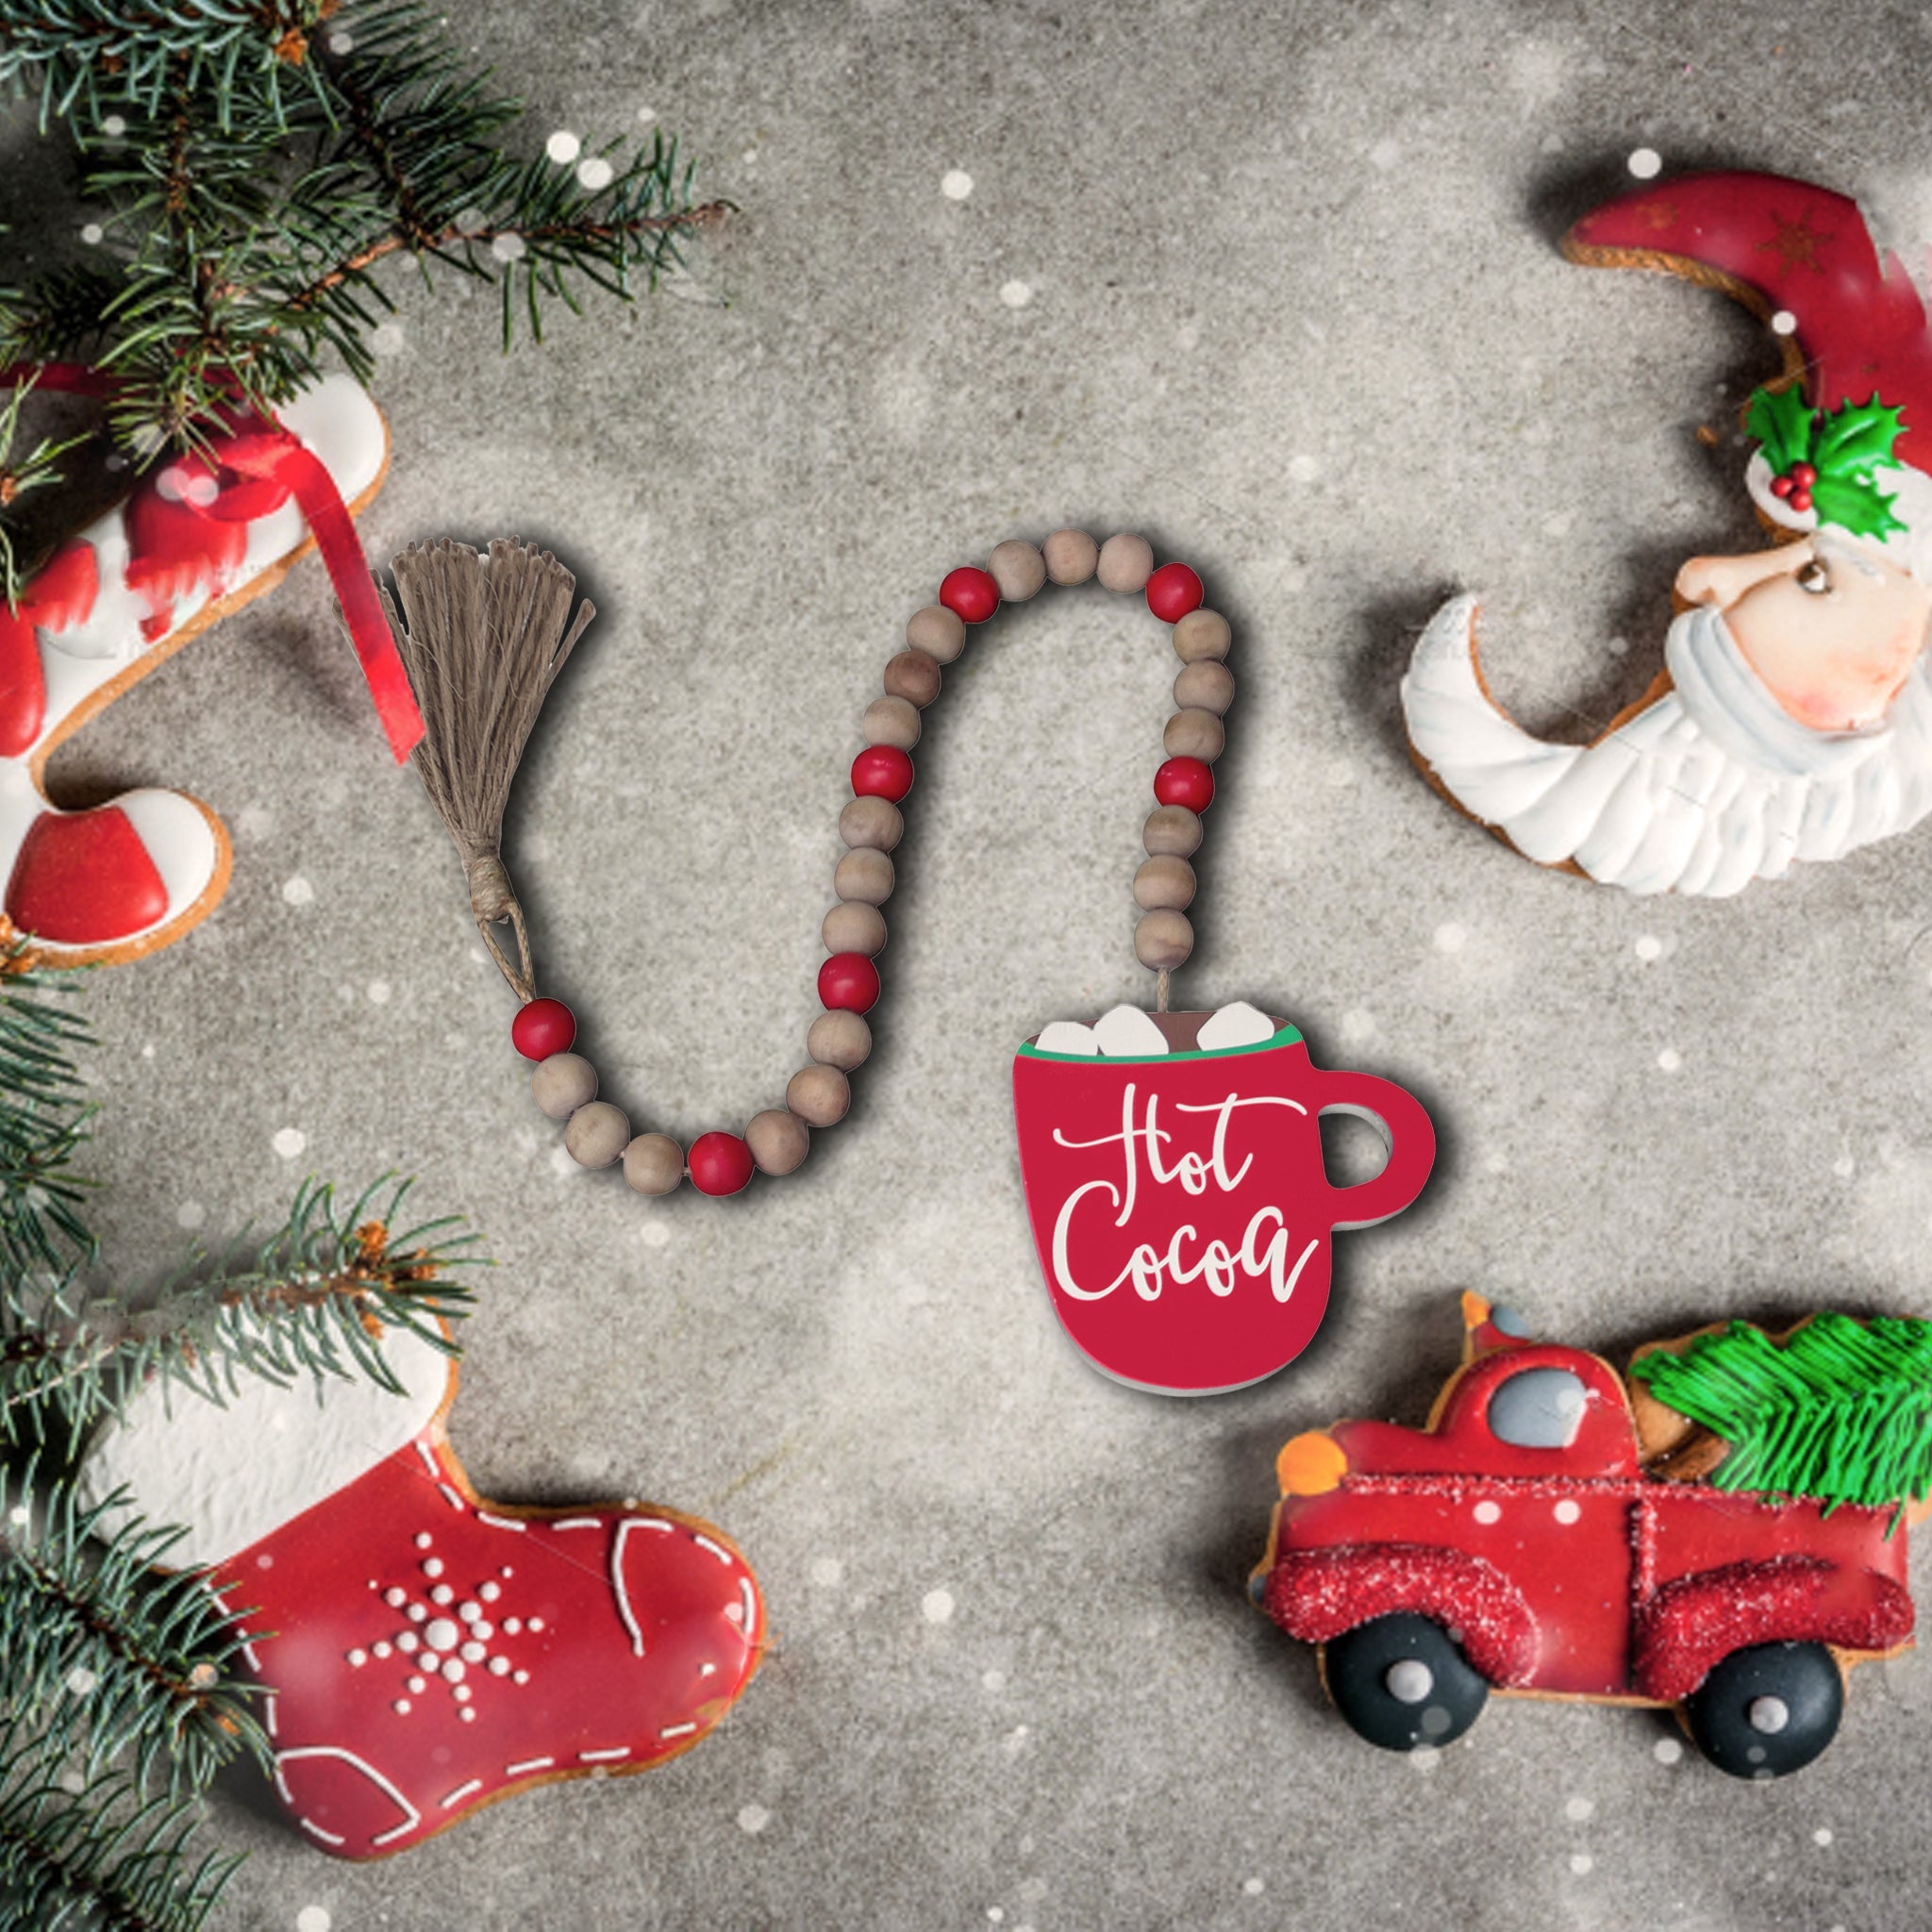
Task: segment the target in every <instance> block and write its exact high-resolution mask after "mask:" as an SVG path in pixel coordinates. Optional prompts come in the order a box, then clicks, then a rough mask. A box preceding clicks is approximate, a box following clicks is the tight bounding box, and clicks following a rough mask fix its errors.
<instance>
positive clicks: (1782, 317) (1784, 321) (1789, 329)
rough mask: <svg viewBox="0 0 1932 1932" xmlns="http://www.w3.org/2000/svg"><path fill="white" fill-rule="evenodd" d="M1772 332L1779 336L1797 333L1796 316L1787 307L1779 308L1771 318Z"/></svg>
mask: <svg viewBox="0 0 1932 1932" xmlns="http://www.w3.org/2000/svg"><path fill="white" fill-rule="evenodd" d="M1771 326H1772V332H1773V334H1774V335H1780V336H1794V335H1796V334H1797V333H1798V318H1797V317H1796V316H1795V315H1793V314H1792V313H1791V311H1790V309H1789V308H1780V309H1779V310H1778V311H1777V312H1776V314H1774V316H1773V317H1772V318H1771Z"/></svg>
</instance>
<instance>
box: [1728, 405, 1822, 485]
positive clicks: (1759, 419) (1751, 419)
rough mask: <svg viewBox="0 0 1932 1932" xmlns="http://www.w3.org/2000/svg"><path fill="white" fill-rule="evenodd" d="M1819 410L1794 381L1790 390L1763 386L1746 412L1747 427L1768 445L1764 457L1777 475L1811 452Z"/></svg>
mask: <svg viewBox="0 0 1932 1932" xmlns="http://www.w3.org/2000/svg"><path fill="white" fill-rule="evenodd" d="M1816 414H1817V411H1816V410H1814V409H1813V408H1812V407H1811V405H1810V404H1809V403H1807V401H1806V400H1805V392H1804V391H1803V390H1802V389H1801V388H1800V387H1799V386H1798V385H1797V384H1796V383H1793V384H1792V385H1791V387H1790V388H1789V389H1779V390H1770V389H1760V390H1758V391H1757V392H1756V393H1755V394H1754V395H1753V396H1752V398H1751V407H1750V408H1749V409H1748V410H1747V411H1746V412H1745V416H1744V430H1745V433H1746V434H1747V435H1750V436H1755V437H1756V438H1757V441H1759V442H1760V443H1761V444H1763V446H1764V460H1765V461H1766V462H1767V463H1769V464H1770V465H1771V467H1772V472H1773V474H1774V475H1780V476H1781V475H1784V473H1785V472H1786V471H1787V470H1789V469H1790V467H1791V465H1792V464H1793V463H1800V462H1803V461H1805V460H1806V458H1808V457H1809V456H1810V454H1811V428H1812V422H1813V419H1814V417H1815V416H1816Z"/></svg>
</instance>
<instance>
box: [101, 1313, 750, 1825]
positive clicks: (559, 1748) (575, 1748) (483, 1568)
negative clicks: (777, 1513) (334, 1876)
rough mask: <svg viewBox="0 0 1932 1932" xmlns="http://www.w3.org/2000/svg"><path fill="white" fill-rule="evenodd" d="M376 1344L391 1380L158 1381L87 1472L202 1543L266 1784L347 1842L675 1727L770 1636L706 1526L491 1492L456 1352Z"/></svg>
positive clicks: (697, 1722)
mask: <svg viewBox="0 0 1932 1932" xmlns="http://www.w3.org/2000/svg"><path fill="white" fill-rule="evenodd" d="M381 1346H382V1349H383V1354H384V1357H385V1359H386V1360H387V1362H388V1363H389V1366H390V1367H391V1370H392V1371H393V1372H394V1373H395V1374H396V1377H397V1379H398V1380H399V1381H400V1382H401V1384H402V1385H403V1387H404V1389H405V1390H406V1391H408V1392H407V1393H406V1394H404V1395H401V1396H398V1395H394V1394H391V1393H390V1392H388V1391H384V1390H382V1389H380V1388H378V1387H376V1386H375V1384H373V1383H369V1382H364V1381H335V1380H329V1381H325V1382H323V1383H321V1384H320V1385H319V1386H318V1385H315V1384H313V1383H310V1382H308V1381H303V1382H299V1383H297V1384H296V1385H295V1386H293V1387H291V1388H286V1389H284V1388H277V1387H276V1386H275V1385H274V1384H273V1383H271V1382H268V1381H266V1380H264V1379H262V1378H260V1377H258V1376H253V1375H244V1376H243V1377H242V1383H241V1387H240V1388H239V1390H238V1391H237V1392H236V1393H235V1394H234V1395H233V1396H232V1397H231V1399H230V1400H229V1401H228V1402H227V1404H226V1405H225V1407H218V1406H216V1405H215V1404H213V1403H210V1402H208V1401H207V1400H206V1399H204V1398H202V1397H200V1396H198V1395H194V1394H191V1393H187V1392H185V1391H183V1390H182V1389H180V1388H179V1387H178V1386H177V1387H174V1388H171V1389H167V1390H166V1391H164V1390H163V1389H162V1387H161V1386H160V1385H159V1384H158V1383H157V1384H150V1385H149V1387H148V1388H147V1389H145V1390H144V1391H142V1393H141V1394H140V1395H139V1396H138V1397H137V1398H136V1400H135V1401H134V1402H133V1403H132V1404H130V1405H129V1407H128V1408H127V1410H126V1413H125V1417H124V1419H123V1420H121V1421H120V1422H117V1423H115V1424H110V1425H109V1426H108V1429H107V1430H105V1431H104V1432H103V1434H102V1436H101V1438H100V1439H99V1441H97V1442H96V1444H95V1445H94V1447H93V1448H92V1451H91V1453H90V1455H89V1457H88V1460H87V1463H86V1466H85V1469H84V1471H83V1474H82V1479H81V1494H82V1497H83V1500H84V1501H86V1502H92V1503H98V1502H102V1501H105V1500H106V1499H107V1498H108V1496H110V1495H111V1494H112V1493H113V1492H114V1491H116V1490H122V1491H125V1503H126V1506H127V1507H129V1508H131V1509H133V1510H136V1511H138V1512H139V1513H140V1514H141V1515H142V1516H143V1517H145V1518H146V1519H147V1520H148V1521H150V1522H151V1523H155V1524H166V1523H179V1524H185V1525H187V1529H188V1535H187V1537H186V1538H185V1539H184V1541H182V1543H181V1544H179V1545H177V1546H176V1549H175V1552H172V1553H171V1554H173V1555H175V1556H176V1557H177V1558H178V1560H179V1561H180V1562H182V1563H183V1564H184V1565H185V1564H208V1565H209V1566H211V1568H212V1570H213V1573H214V1574H213V1576H212V1578H211V1586H212V1587H213V1588H214V1589H215V1591H217V1593H218V1594H219V1595H221V1596H222V1598H223V1599H224V1600H225V1602H226V1603H227V1604H229V1605H230V1606H231V1607H234V1608H235V1609H236V1610H238V1611H243V1612H244V1615H243V1621H244V1624H245V1627H246V1628H247V1629H248V1630H250V1631H251V1632H255V1633H259V1635H258V1638H257V1640H256V1641H254V1642H253V1643H252V1644H251V1645H250V1646H249V1650H248V1658H249V1663H250V1666H251V1668H252V1669H254V1670H255V1671H256V1672H257V1674H258V1676H259V1677H260V1680H261V1682H262V1683H263V1684H264V1686H266V1687H267V1690H266V1692H265V1694H264V1696H263V1698H262V1700H261V1705H260V1709H261V1715H262V1723H263V1725H264V1728H265V1729H266V1730H267V1732H268V1734H269V1737H270V1739H271V1740H272V1741H273V1744H274V1749H275V1790H276V1791H277V1793H278V1794H279V1796H280V1798H281V1800H282V1802H283V1804H284V1805H285V1806H286V1807H288V1810H289V1812H290V1814H291V1816H292V1818H293V1819H294V1822H295V1824H296V1825H297V1826H298V1827H299V1828H300V1829H301V1831H302V1832H303V1833H304V1834H305V1835H306V1836H307V1837H308V1838H309V1839H310V1840H312V1841H313V1842H314V1843H316V1844H318V1845H320V1846H321V1847H322V1848H323V1849H324V1850H325V1851H327V1852H331V1853H333V1854H334V1855H335V1856H337V1857H343V1858H375V1857H385V1856H387V1855H388V1854H390V1853H391V1852H398V1851H402V1850H404V1849H405V1848H406V1847H408V1846H409V1845H412V1844H418V1843H420V1842H421V1841H422V1840H424V1839H425V1838H429V1837H431V1836H433V1835H434V1834H435V1833H437V1832H439V1831H441V1830H442V1829H443V1828H444V1827H445V1826H447V1825H450V1824H455V1823H456V1821H457V1820H458V1819H459V1818H463V1817H466V1816H467V1815H468V1814H469V1813H470V1812H472V1811H474V1810H475V1809H476V1808H477V1807H479V1806H482V1805H487V1804H490V1803H491V1802H493V1801H494V1800H495V1799H498V1798H502V1797H506V1796H508V1795H509V1794H510V1793H512V1792H515V1791H521V1790H528V1789H529V1788H530V1787H531V1786H533V1785H540V1784H550V1783H554V1782H556V1781H558V1780H559V1779H563V1778H573V1777H591V1776H606V1777H608V1776H611V1775H617V1774H625V1773H627V1772H633V1771H642V1770H646V1769H648V1768H649V1767H650V1766H652V1765H655V1764H660V1763H662V1762H663V1761H664V1760H665V1759H666V1758H668V1757H675V1756H676V1755H677V1754H678V1753H679V1752H681V1751H686V1750H689V1749H690V1748H691V1745H693V1744H695V1743H697V1742H698V1740H700V1739H702V1738H703V1737H704V1736H705V1735H706V1734H707V1733H708V1732H709V1731H710V1730H711V1729H712V1727H713V1726H714V1725H715V1724H717V1723H718V1722H719V1720H720V1719H721V1718H722V1717H723V1716H724V1713H725V1712H726V1711H727V1710H728V1709H729V1708H730V1707H731V1706H732V1705H733V1704H734V1703H735V1702H736V1701H737V1699H738V1697H739V1695H740V1694H741V1691H743V1690H744V1687H745V1685H746V1684H747V1683H748V1682H749V1681H750V1679H751V1676H752V1674H753V1672H754V1671H755V1670H756V1669H757V1667H758V1657H759V1653H760V1650H761V1648H762V1645H763V1641H764V1615H763V1608H762V1606H761V1603H760V1600H759V1596H758V1585H757V1582H756V1580H755V1579H754V1577H753V1575H752V1573H751V1571H750V1569H749V1568H748V1567H747V1566H746V1564H745V1561H744V1559H743V1557H741V1556H740V1554H739V1553H738V1551H737V1549H736V1548H734V1547H733V1545H732V1544H731V1543H730V1541H728V1540H727V1539H726V1538H725V1537H724V1536H723V1535H722V1534H721V1533H720V1532H719V1531H717V1530H715V1529H713V1528H712V1527H711V1526H710V1525H709V1524H705V1523H701V1522H698V1521H697V1520H695V1519H694V1518H691V1517H688V1516H683V1515H680V1514H678V1513H677V1512H676V1511H675V1510H670V1509H659V1508H656V1507H650V1506H647V1505H641V1504H628V1503H627V1504H623V1505H604V1506H600V1507H587V1508H573V1509H525V1508H515V1507H506V1506H504V1505H502V1504H497V1503H491V1502H488V1501H485V1500H484V1499H483V1498H481V1497H479V1496H478V1495H477V1494H476V1492H475V1490H474V1489H473V1488H472V1487H471V1485H470V1482H469V1480H468V1478H467V1476H466V1475H465V1474H464V1473H463V1469H462V1465H461V1464H460V1463H459V1462H458V1460H457V1457H456V1454H455V1452H454V1451H453V1450H452V1449H451V1447H450V1445H449V1441H448V1438H447V1436H446V1434H445V1432H444V1423H445V1419H446V1417H447V1414H448V1410H449V1406H450V1402H451V1399H452V1398H453V1396H454V1394H455V1391H456V1384H457V1374H456V1367H455V1364H454V1363H453V1362H452V1361H451V1360H450V1359H449V1358H448V1357H445V1356H443V1355H441V1354H440V1353H439V1352H438V1351H437V1350H436V1349H434V1348H432V1347H431V1346H430V1345H429V1344H428V1343H427V1342H425V1341H422V1340H421V1339H420V1338H418V1337H416V1336H413V1335H410V1334H408V1333H405V1332H402V1331H399V1330H391V1332H389V1333H388V1334H387V1335H386V1336H385V1338H384V1340H383V1341H382V1343H381ZM244 1607H245V1608H244ZM271 1633H272V1634H271Z"/></svg>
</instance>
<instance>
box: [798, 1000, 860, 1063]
mask: <svg viewBox="0 0 1932 1932" xmlns="http://www.w3.org/2000/svg"><path fill="white" fill-rule="evenodd" d="M805 1050H806V1052H807V1053H808V1054H810V1056H811V1057H812V1058H813V1059H815V1060H817V1061H819V1062H820V1063H821V1064H822V1065H824V1066H827V1067H839V1068H842V1069H843V1070H844V1071H845V1072H846V1073H848V1074H849V1073H850V1072H851V1071H852V1069H853V1068H854V1067H857V1066H860V1065H862V1064H863V1063H864V1060H865V1057H866V1055H867V1054H869V1053H870V1052H871V1051H872V1028H871V1027H870V1026H868V1025H867V1024H865V1021H864V1020H863V1019H862V1018H861V1017H860V1016H859V1015H858V1014H857V1013H848V1012H844V1011H842V1010H841V1011H838V1012H831V1013H821V1014H820V1015H819V1016H818V1018H817V1019H816V1020H814V1021H813V1022H812V1023H811V1028H810V1030H809V1031H808V1033H807V1034H806V1036H805Z"/></svg>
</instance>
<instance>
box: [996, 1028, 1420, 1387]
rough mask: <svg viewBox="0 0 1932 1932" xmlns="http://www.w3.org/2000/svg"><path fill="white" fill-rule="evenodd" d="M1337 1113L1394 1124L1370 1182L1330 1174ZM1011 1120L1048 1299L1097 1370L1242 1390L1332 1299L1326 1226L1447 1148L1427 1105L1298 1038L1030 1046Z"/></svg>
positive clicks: (1017, 1074) (1307, 1336) (1300, 1338)
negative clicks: (1155, 1049)
mask: <svg viewBox="0 0 1932 1932" xmlns="http://www.w3.org/2000/svg"><path fill="white" fill-rule="evenodd" d="M1324 1108H1341V1109H1349V1110H1357V1109H1359V1110H1362V1111H1366V1112H1368V1113H1370V1114H1373V1115H1374V1116H1375V1117H1376V1118H1378V1119H1379V1120H1381V1121H1382V1122H1384V1123H1385V1124H1386V1125H1387V1127H1388V1129H1389V1133H1390V1138H1391V1143H1392V1151H1391V1155H1390V1158H1389V1163H1388V1165H1387V1166H1386V1167H1385V1168H1384V1169H1383V1170H1382V1172H1381V1173H1380V1174H1377V1175H1376V1176H1375V1177H1374V1179H1373V1180H1369V1181H1364V1182H1362V1183H1361V1184H1360V1185H1359V1186H1357V1187H1353V1188H1337V1187H1334V1186H1332V1185H1331V1184H1330V1182H1329V1180H1328V1175H1327V1172H1326V1170H1325V1168H1324V1165H1323V1159H1322V1130H1321V1119H1320V1117H1321V1114H1322V1112H1323V1110H1324ZM1013 1114H1014V1124H1015V1126H1016V1128H1017V1130H1018V1133H1019V1139H1020V1170H1021V1174H1022V1176H1023V1178H1024V1181H1025V1186H1026V1208H1027V1212H1028V1214H1029V1215H1030V1216H1031V1218H1032V1222H1033V1237H1034V1241H1035V1242H1036V1244H1037V1245H1038V1247H1039V1251H1040V1265H1041V1272H1042V1274H1044V1276H1045V1278H1046V1285H1047V1291H1048V1292H1049V1293H1050V1294H1051V1295H1052V1296H1053V1303H1054V1308H1055V1311H1056V1312H1057V1313H1058V1316H1059V1319H1060V1321H1061V1323H1062V1324H1063V1325H1064V1326H1065V1328H1066V1330H1067V1333H1068V1334H1069V1335H1071V1336H1072V1337H1073V1339H1074V1341H1075V1342H1076V1343H1077V1344H1078V1345H1079V1347H1080V1348H1081V1349H1082V1350H1083V1351H1084V1352H1085V1353H1086V1355H1087V1356H1088V1357H1090V1358H1091V1360H1092V1361H1093V1362H1095V1363H1096V1364H1097V1365H1098V1366H1099V1367H1101V1368H1103V1369H1105V1370H1106V1371H1107V1372H1108V1374H1114V1375H1118V1376H1120V1377H1121V1378H1122V1379H1123V1380H1124V1381H1128V1382H1135V1383H1139V1384H1141V1386H1143V1387H1147V1388H1156V1389H1174V1390H1189V1391H1204V1390H1213V1389H1231V1388H1238V1387H1240V1386H1241V1385H1242V1384H1243V1383H1247V1382H1253V1381H1257V1380H1258V1379H1259V1378H1260V1377H1262V1376H1263V1375H1272V1374H1274V1372H1275V1371H1276V1370H1277V1369H1279V1368H1282V1367H1284V1366H1285V1365H1286V1364H1287V1363H1289V1362H1291V1361H1292V1360H1293V1359H1294V1357H1296V1356H1298V1355H1299V1354H1300V1353H1301V1352H1302V1350H1303V1349H1304V1348H1306V1347H1307V1344H1308V1343H1309V1341H1312V1340H1313V1339H1314V1335H1315V1331H1316V1329H1317V1328H1319V1327H1320V1326H1321V1323H1322V1316H1323V1313H1324V1310H1325V1309H1326V1307H1327V1305H1328V1279H1329V1266H1330V1255H1329V1237H1330V1233H1331V1231H1332V1230H1333V1229H1335V1228H1338V1227H1342V1228H1346V1227H1365V1226H1368V1225H1370V1224H1373V1223H1374V1222H1377V1221H1381V1220H1386V1219H1387V1218H1388V1217H1389V1216H1390V1215H1391V1214H1396V1213H1399V1212H1400V1211H1401V1210H1402V1209H1403V1208H1406V1207H1407V1206H1408V1204H1409V1203H1410V1202H1411V1201H1413V1200H1414V1199H1415V1197H1416V1195H1417V1194H1419V1193H1420V1192H1421V1191H1422V1188H1423V1184H1424V1181H1425V1180H1427V1178H1428V1174H1429V1169H1430V1166H1431V1165H1432V1163H1433V1161H1434V1159H1435V1151H1436V1137H1435V1130H1434V1128H1433V1127H1432V1126H1431V1125H1430V1124H1429V1117H1428V1115H1427V1114H1426V1113H1425V1112H1424V1110H1423V1108H1422V1105H1421V1103H1420V1102H1419V1101H1417V1100H1415V1099H1414V1098H1413V1097H1411V1096H1410V1095H1409V1094H1407V1093H1406V1092H1404V1091H1403V1090H1402V1089H1401V1088H1399V1087H1397V1086H1395V1085H1393V1084H1392V1083H1391V1082H1390V1081H1387V1080H1378V1079H1376V1078H1374V1076H1372V1075H1370V1074H1352V1073H1340V1072H1337V1073H1330V1072H1327V1071H1325V1070H1324V1069H1323V1068H1320V1067H1317V1066H1315V1065H1313V1064H1312V1063H1311V1062H1310V1060H1309V1058H1308V1050H1307V1045H1306V1044H1305V1043H1304V1042H1302V1041H1299V1040H1292V1039H1291V1040H1287V1041H1279V1042H1277V1043H1274V1044H1267V1045H1261V1046H1257V1047H1255V1048H1253V1049H1251V1050H1248V1051H1244V1052H1241V1053H1227V1054H1211V1053H1210V1054H1206V1055H1200V1054H1177V1055H1173V1056H1170V1057H1168V1058H1159V1059H1132V1058H1125V1059H1113V1060H1109V1059H1107V1058H1058V1057H1050V1056H1044V1055H1038V1054H1034V1053H1030V1052H1025V1051H1023V1052H1022V1053H1021V1054H1020V1055H1019V1056H1018V1057H1017V1058H1016V1059H1015V1060H1014V1063H1013ZM1157 1137H1158V1140H1157ZM1150 1150H1152V1151H1150ZM1277 1276H1278V1282H1277Z"/></svg>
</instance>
